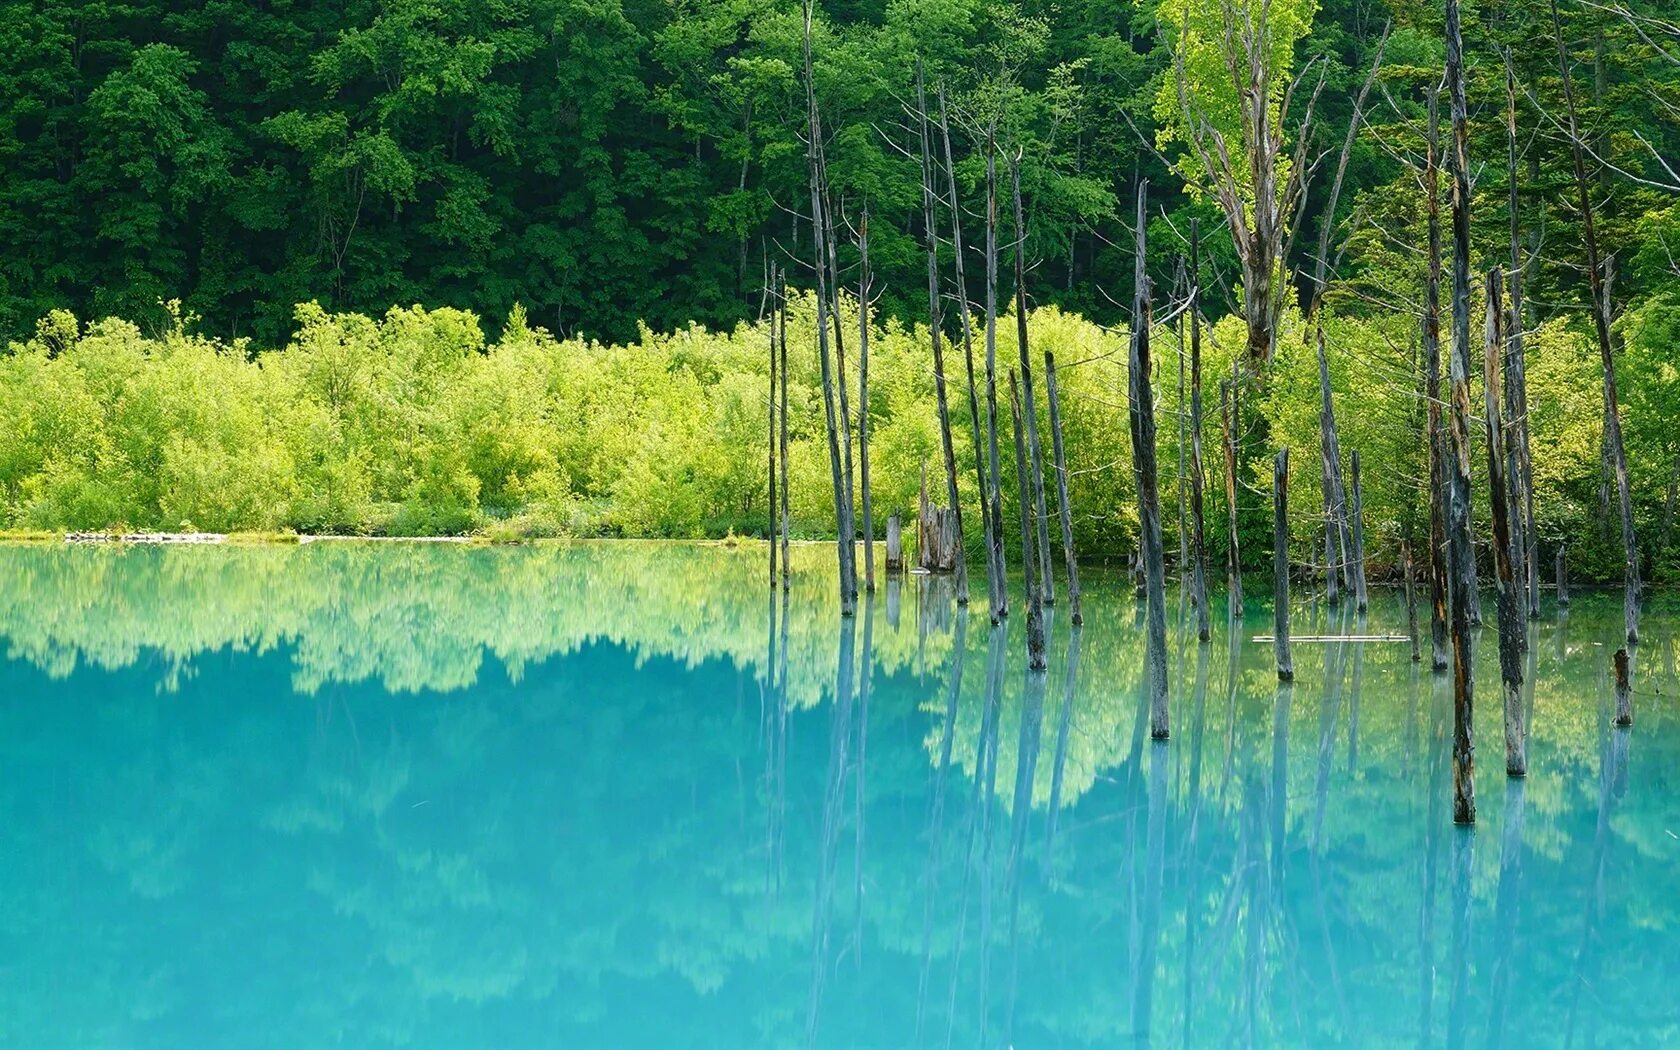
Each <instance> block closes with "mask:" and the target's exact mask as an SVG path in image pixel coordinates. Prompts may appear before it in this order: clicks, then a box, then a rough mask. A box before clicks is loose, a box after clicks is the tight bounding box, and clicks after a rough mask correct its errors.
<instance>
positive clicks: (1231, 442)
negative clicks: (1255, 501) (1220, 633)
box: [1220, 362, 1243, 618]
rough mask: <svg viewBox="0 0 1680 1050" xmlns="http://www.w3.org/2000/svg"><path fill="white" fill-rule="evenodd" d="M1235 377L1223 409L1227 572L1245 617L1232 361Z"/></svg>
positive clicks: (1236, 610) (1236, 607)
mask: <svg viewBox="0 0 1680 1050" xmlns="http://www.w3.org/2000/svg"><path fill="white" fill-rule="evenodd" d="M1231 372H1232V378H1231V380H1230V381H1229V382H1228V383H1226V384H1224V385H1223V387H1222V389H1221V396H1220V402H1221V404H1220V409H1221V412H1222V415H1223V416H1224V424H1225V514H1226V518H1227V519H1228V520H1227V523H1226V528H1227V529H1228V530H1229V533H1230V541H1229V543H1228V544H1227V545H1226V546H1227V554H1228V556H1227V558H1226V563H1227V564H1226V571H1227V573H1228V574H1229V575H1230V584H1229V586H1230V588H1231V594H1230V599H1229V602H1230V607H1231V612H1232V613H1233V614H1234V615H1236V616H1237V617H1238V618H1240V617H1241V616H1242V607H1243V589H1242V543H1241V541H1240V540H1239V539H1238V536H1237V423H1238V419H1239V413H1240V411H1241V408H1242V402H1241V399H1240V397H1239V394H1238V391H1239V390H1240V389H1241V388H1240V387H1239V386H1238V385H1237V379H1238V369H1237V366H1236V363H1235V362H1233V363H1232V368H1231Z"/></svg>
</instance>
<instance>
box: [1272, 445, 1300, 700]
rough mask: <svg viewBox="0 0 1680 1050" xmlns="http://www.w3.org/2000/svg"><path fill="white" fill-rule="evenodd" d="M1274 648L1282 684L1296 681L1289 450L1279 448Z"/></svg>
mask: <svg viewBox="0 0 1680 1050" xmlns="http://www.w3.org/2000/svg"><path fill="white" fill-rule="evenodd" d="M1272 649H1273V650H1274V651H1275V652H1276V653H1277V676H1278V681H1280V682H1293V681H1294V680H1295V660H1294V658H1293V657H1292V656H1291V655H1290V652H1289V447H1288V446H1287V445H1286V446H1284V447H1283V448H1280V449H1278V454H1277V462H1276V464H1275V465H1274V466H1273V467H1272Z"/></svg>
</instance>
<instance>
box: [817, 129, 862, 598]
mask: <svg viewBox="0 0 1680 1050" xmlns="http://www.w3.org/2000/svg"><path fill="white" fill-rule="evenodd" d="M817 158H818V161H819V164H820V166H821V171H822V194H823V222H824V223H825V224H826V225H827V226H828V231H827V233H826V235H825V237H824V241H825V242H826V244H827V245H828V278H829V291H830V294H831V295H832V297H833V301H832V302H831V303H830V305H829V313H830V316H832V317H833V319H834V381H835V385H836V386H837V387H838V388H839V398H840V455H841V457H842V458H841V463H842V464H843V466H844V474H843V475H842V477H843V478H844V481H845V487H846V516H845V525H844V527H843V529H842V531H843V532H845V534H846V546H847V551H848V554H847V556H846V564H847V569H846V575H847V577H848V578H849V583H850V586H851V589H852V598H853V599H854V600H856V598H857V593H858V585H857V582H858V581H857V486H856V483H855V474H854V470H853V466H854V461H853V459H852V407H851V395H850V394H849V393H848V389H849V387H850V385H851V384H850V382H849V381H848V379H847V377H846V336H845V331H844V325H843V322H842V320H841V316H840V257H839V250H838V247H837V245H838V243H839V239H840V237H839V234H838V233H837V232H836V231H835V225H834V211H833V208H832V205H831V204H830V202H829V196H828V160H827V158H825V157H824V156H823V155H822V154H821V153H820V152H819V153H818V155H817Z"/></svg>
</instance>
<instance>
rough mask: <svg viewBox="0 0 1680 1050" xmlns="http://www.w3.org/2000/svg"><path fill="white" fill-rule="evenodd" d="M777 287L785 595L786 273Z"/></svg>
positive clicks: (787, 570) (788, 567)
mask: <svg viewBox="0 0 1680 1050" xmlns="http://www.w3.org/2000/svg"><path fill="white" fill-rule="evenodd" d="M776 285H777V288H776V303H777V306H778V307H779V310H780V313H781V321H780V323H779V324H777V325H776V342H777V344H778V345H777V348H776V352H777V356H778V358H779V361H778V363H779V364H780V365H781V368H780V369H779V372H780V375H781V391H780V397H781V404H782V410H781V412H780V413H778V417H779V422H780V431H781V432H780V434H779V435H778V437H777V440H778V441H779V442H780V444H781V471H782V479H781V480H782V506H781V518H782V590H783V591H786V590H787V589H788V587H789V585H790V575H791V573H790V570H791V568H792V566H791V565H789V564H788V529H789V525H790V524H791V518H792V516H791V515H790V514H789V513H788V466H787V465H788V421H787V418H788V379H787V376H788V358H787V316H788V308H787V274H786V273H784V272H781V271H779V270H778V278H777V281H776ZM784 655H785V650H784Z"/></svg>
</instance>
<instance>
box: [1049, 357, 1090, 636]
mask: <svg viewBox="0 0 1680 1050" xmlns="http://www.w3.org/2000/svg"><path fill="white" fill-rule="evenodd" d="M1044 383H1045V390H1044V392H1045V395H1046V399H1047V400H1048V401H1049V403H1050V447H1051V450H1052V451H1053V452H1054V453H1055V457H1056V510H1057V512H1058V514H1059V516H1060V517H1061V519H1062V553H1063V555H1064V556H1065V558H1066V561H1067V575H1068V604H1069V605H1071V606H1073V625H1074V626H1075V627H1077V626H1079V625H1080V624H1082V623H1084V622H1085V617H1084V615H1083V614H1082V613H1081V612H1080V611H1079V559H1078V557H1077V556H1076V555H1075V554H1074V549H1073V508H1072V505H1071V504H1069V503H1068V470H1067V453H1066V452H1065V451H1064V450H1063V447H1062V412H1061V407H1060V398H1059V397H1058V395H1057V392H1056V358H1055V355H1053V354H1052V353H1051V352H1050V351H1049V350H1046V351H1044Z"/></svg>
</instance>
